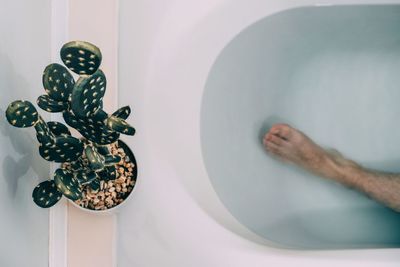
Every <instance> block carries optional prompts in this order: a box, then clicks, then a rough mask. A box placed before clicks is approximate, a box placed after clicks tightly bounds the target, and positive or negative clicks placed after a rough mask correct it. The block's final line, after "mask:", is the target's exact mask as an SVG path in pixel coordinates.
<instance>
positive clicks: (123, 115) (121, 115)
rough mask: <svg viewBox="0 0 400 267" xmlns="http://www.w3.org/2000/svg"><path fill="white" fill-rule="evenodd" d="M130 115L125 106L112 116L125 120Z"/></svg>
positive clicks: (129, 110)
mask: <svg viewBox="0 0 400 267" xmlns="http://www.w3.org/2000/svg"><path fill="white" fill-rule="evenodd" d="M130 114H131V108H130V107H129V106H125V107H122V108H119V109H118V110H116V111H115V112H114V113H113V114H112V115H113V116H115V117H118V118H120V119H123V120H126V119H127V118H128V117H129V115H130Z"/></svg>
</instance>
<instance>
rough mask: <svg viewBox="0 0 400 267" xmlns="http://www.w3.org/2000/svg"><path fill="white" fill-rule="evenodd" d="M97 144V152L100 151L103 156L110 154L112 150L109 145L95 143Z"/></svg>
mask: <svg viewBox="0 0 400 267" xmlns="http://www.w3.org/2000/svg"><path fill="white" fill-rule="evenodd" d="M95 145H96V149H97V152H99V153H100V154H101V155H103V156H107V155H110V150H109V149H108V147H107V146H101V145H97V144H95Z"/></svg>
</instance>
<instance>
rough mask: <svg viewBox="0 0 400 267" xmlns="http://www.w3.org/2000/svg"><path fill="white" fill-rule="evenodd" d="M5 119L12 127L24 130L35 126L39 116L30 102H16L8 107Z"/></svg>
mask: <svg viewBox="0 0 400 267" xmlns="http://www.w3.org/2000/svg"><path fill="white" fill-rule="evenodd" d="M6 118H7V121H8V122H9V123H10V124H11V125H12V126H15V127H19V128H25V127H31V126H33V125H35V123H36V122H37V121H38V119H39V115H38V112H37V110H36V108H35V107H34V106H33V105H32V103H31V102H29V101H22V100H17V101H14V102H12V103H11V104H10V105H9V106H8V108H7V110H6Z"/></svg>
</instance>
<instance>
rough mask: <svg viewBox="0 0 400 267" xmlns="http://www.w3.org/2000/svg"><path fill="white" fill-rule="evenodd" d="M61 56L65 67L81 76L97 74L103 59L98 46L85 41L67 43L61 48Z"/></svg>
mask: <svg viewBox="0 0 400 267" xmlns="http://www.w3.org/2000/svg"><path fill="white" fill-rule="evenodd" d="M60 55H61V59H62V61H63V62H64V64H65V66H67V67H68V68H69V69H70V70H72V71H73V72H75V73H76V74H79V75H91V74H93V73H95V72H96V70H97V69H98V68H99V66H100V63H101V59H102V56H101V52H100V49H99V48H97V46H95V45H93V44H91V43H88V42H83V41H72V42H69V43H66V44H65V45H64V46H63V47H62V48H61V51H60Z"/></svg>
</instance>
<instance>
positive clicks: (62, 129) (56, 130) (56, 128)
mask: <svg viewBox="0 0 400 267" xmlns="http://www.w3.org/2000/svg"><path fill="white" fill-rule="evenodd" d="M47 126H48V127H49V129H50V131H51V132H52V133H53V134H54V135H55V136H65V135H71V132H70V131H69V130H68V127H67V126H65V125H64V124H62V123H61V122H58V121H49V122H47Z"/></svg>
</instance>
